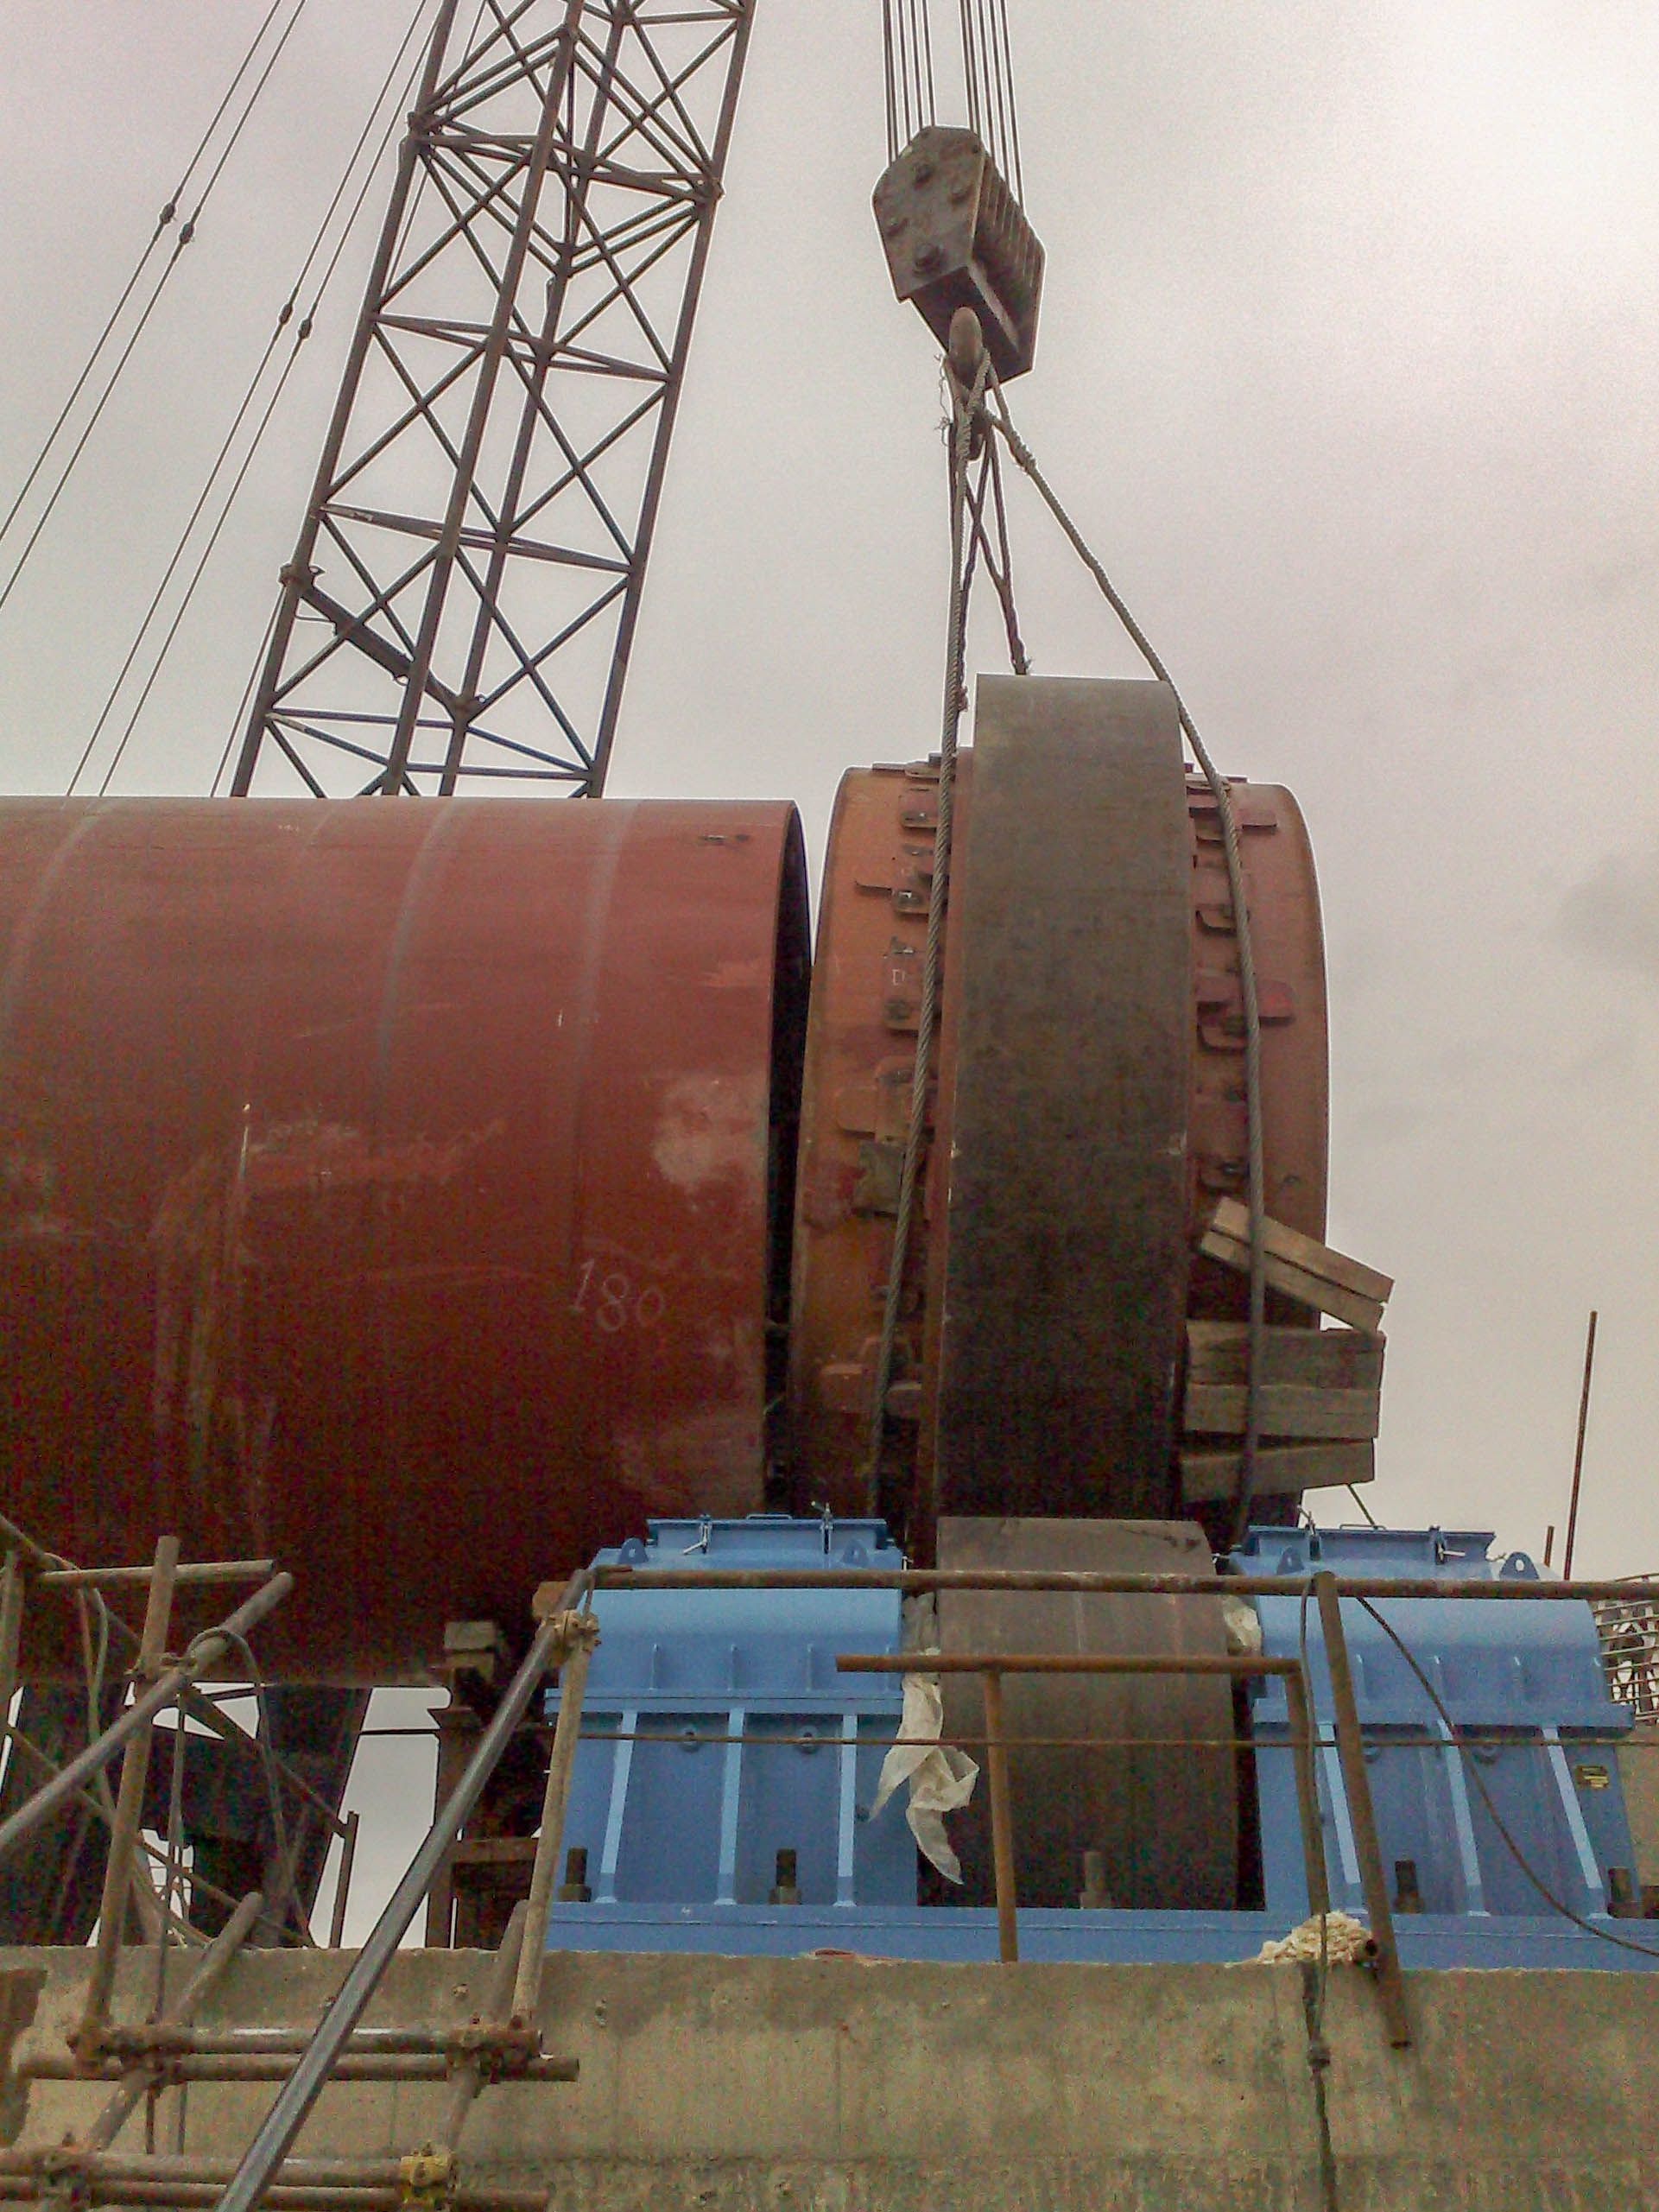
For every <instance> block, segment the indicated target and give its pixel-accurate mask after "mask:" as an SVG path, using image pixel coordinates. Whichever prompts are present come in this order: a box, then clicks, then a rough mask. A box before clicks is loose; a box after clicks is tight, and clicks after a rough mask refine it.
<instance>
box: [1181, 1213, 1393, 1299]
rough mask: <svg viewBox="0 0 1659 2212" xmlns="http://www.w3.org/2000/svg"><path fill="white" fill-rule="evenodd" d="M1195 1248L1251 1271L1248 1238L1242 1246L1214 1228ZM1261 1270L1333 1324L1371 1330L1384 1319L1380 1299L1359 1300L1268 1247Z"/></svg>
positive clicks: (1243, 1272)
mask: <svg viewBox="0 0 1659 2212" xmlns="http://www.w3.org/2000/svg"><path fill="white" fill-rule="evenodd" d="M1226 1202H1227V1203H1229V1204H1231V1202H1232V1201H1226ZM1198 1248H1199V1250H1200V1252H1203V1253H1205V1254H1206V1257H1207V1258H1211V1259H1219V1261H1220V1262H1221V1263H1222V1264H1223V1265H1224V1266H1225V1267H1232V1268H1236V1269H1237V1270H1238V1273H1239V1274H1241V1275H1248V1274H1249V1272H1250V1245H1249V1242H1248V1239H1247V1240H1246V1241H1245V1242H1244V1243H1243V1244H1241V1243H1240V1242H1239V1241H1238V1239H1237V1238H1236V1237H1231V1236H1228V1235H1227V1234H1225V1232H1224V1231H1222V1230H1220V1229H1218V1228H1215V1227H1211V1228H1209V1229H1206V1231H1205V1233H1204V1234H1203V1236H1202V1237H1201V1238H1200V1239H1199V1246H1198ZM1263 1275H1264V1276H1265V1277H1266V1278H1267V1281H1268V1282H1269V1283H1270V1285H1271V1286H1272V1288H1273V1289H1274V1290H1282V1292H1283V1293H1284V1295H1285V1296H1286V1297H1287V1298H1294V1299H1295V1301H1296V1302H1297V1304H1298V1305H1301V1306H1307V1307H1308V1308H1309V1309H1311V1310H1312V1311H1313V1312H1314V1313H1316V1314H1329V1315H1331V1317H1332V1319H1333V1320H1334V1321H1346V1323H1347V1324H1348V1326H1349V1328H1362V1329H1374V1328H1376V1327H1377V1322H1378V1321H1381V1320H1382V1318H1383V1308H1382V1303H1381V1302H1380V1300H1378V1299H1376V1298H1362V1297H1361V1296H1359V1295H1358V1292H1357V1291H1353V1290H1341V1289H1339V1287H1338V1285H1337V1284H1336V1283H1333V1282H1332V1281H1331V1280H1330V1278H1329V1277H1327V1276H1323V1275H1311V1274H1309V1273H1308V1270H1307V1269H1306V1268H1303V1267H1297V1266H1295V1265H1293V1264H1292V1263H1291V1262H1290V1261H1289V1260H1286V1259H1280V1258H1276V1256H1275V1254H1274V1252H1272V1250H1271V1249H1270V1250H1269V1252H1268V1253H1267V1258H1266V1264H1265V1265H1264V1266H1263Z"/></svg>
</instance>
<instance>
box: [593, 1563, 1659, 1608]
mask: <svg viewBox="0 0 1659 2212" xmlns="http://www.w3.org/2000/svg"><path fill="white" fill-rule="evenodd" d="M593 1581H594V1587H595V1588H596V1589H601V1590H1061V1591H1068V1592H1073V1593H1075V1594H1077V1595H1079V1596H1084V1597H1087V1596H1092V1595H1097V1594H1107V1595H1118V1594H1142V1595H1144V1596H1148V1597H1169V1598H1300V1597H1305V1596H1306V1595H1307V1594H1308V1588H1309V1587H1310V1584H1309V1578H1308V1576H1307V1575H1116V1574H1088V1573H1083V1572H1080V1571H1072V1570H1068V1569H1064V1568H1047V1567H1043V1568H1036V1567H1009V1568H1004V1569H1001V1570H998V1569H996V1568H992V1567H774V1568H767V1567H723V1568H712V1567H711V1568H709V1569H706V1571H700V1570H699V1569H696V1568H685V1567H637V1568H636V1567H599V1568H596V1569H594V1573H593ZM1335 1581H1336V1585H1337V1589H1338V1591H1339V1594H1340V1595H1341V1596H1343V1597H1345V1598H1372V1599H1378V1598H1382V1599H1386V1598H1455V1599H1458V1600H1463V1599H1465V1598H1474V1599H1481V1598H1495V1599H1496V1598H1504V1599H1508V1598H1519V1599H1528V1598H1542V1599H1545V1600H1555V1599H1558V1598H1586V1599H1597V1600H1605V1599H1610V1598H1622V1599H1626V1600H1630V1601H1631V1603H1635V1602H1636V1601H1637V1600H1639V1599H1643V1598H1652V1599H1655V1600H1659V1575H1640V1576H1626V1577H1625V1578H1624V1580H1623V1581H1601V1582H1585V1581H1580V1582H1566V1581H1561V1582H1544V1581H1537V1582H1534V1581H1523V1580H1522V1579H1521V1578H1519V1577H1518V1576H1517V1577H1516V1578H1514V1579H1512V1580H1510V1579H1505V1580H1503V1581H1490V1582H1483V1581H1475V1580H1473V1579H1469V1580H1467V1581H1464V1580H1454V1579H1453V1578H1452V1577H1450V1576H1447V1577H1445V1578H1441V1577H1431V1576H1429V1575H1400V1576H1397V1577H1396V1576H1393V1575H1337V1576H1336V1577H1335Z"/></svg>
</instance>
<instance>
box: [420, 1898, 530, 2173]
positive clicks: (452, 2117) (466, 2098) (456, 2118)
mask: <svg viewBox="0 0 1659 2212" xmlns="http://www.w3.org/2000/svg"><path fill="white" fill-rule="evenodd" d="M547 1925H548V1916H547V1912H546V1911H545V1910H543V1911H542V1913H541V1920H540V1923H539V1926H540V1930H541V1941H542V1942H543V1943H545V1942H546V1940H547ZM537 1926H538V1924H537V1922H536V1921H535V1919H534V1917H532V1915H531V1912H530V1909H529V1899H528V1898H520V1900H519V1902H518V1903H517V1904H516V1905H515V1906H514V1907H513V1909H512V1912H511V1914H510V1917H509V1918H508V1922H507V1925H506V1927H505V1928H504V1929H503V1931H502V1937H501V1942H500V1943H499V1945H498V1946H497V1950H496V1955H495V1957H494V1958H493V1959H492V1960H491V1964H490V1981H489V1987H487V1988H486V1989H485V1991H484V2019H486V2020H498V2021H503V2022H504V2021H505V2019H506V2018H507V2015H508V2011H509V2008H510V2006H511V2004H512V2001H513V1983H514V1980H515V1978H516V1973H517V1969H518V1962H519V1961H520V1960H521V1959H522V1956H523V1955H524V1946H525V1944H526V1943H529V1941H530V1940H531V1939H532V1937H533V1936H535V1932H536V1929H537ZM483 2087H484V2069H483V2068H482V2066H481V2065H480V2064H479V2063H478V2060H477V2059H476V2058H472V2059H468V2060H465V2061H464V2062H463V2063H461V2064H460V2065H458V2066H457V2067H456V2069H455V2070H454V2074H453V2079H452V2082H451V2086H450V2092H449V2102H448V2105H447V2107H446V2110H445V2113H444V2125H443V2133H442V2135H441V2136H440V2141H441V2142H442V2144H443V2145H444V2147H445V2149H446V2150H448V2151H453V2150H454V2148H455V2146H456V2145H457V2144H458V2143H459V2141H460V2139H461V2132H462V2130H463V2129H464V2128H465V2126H466V2118H467V2114H469V2113H470V2112H471V2111H472V2107H473V2105H474V2104H475V2103H476V2102H477V2101H478V2091H479V2090H480V2089H481V2088H483Z"/></svg>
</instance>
